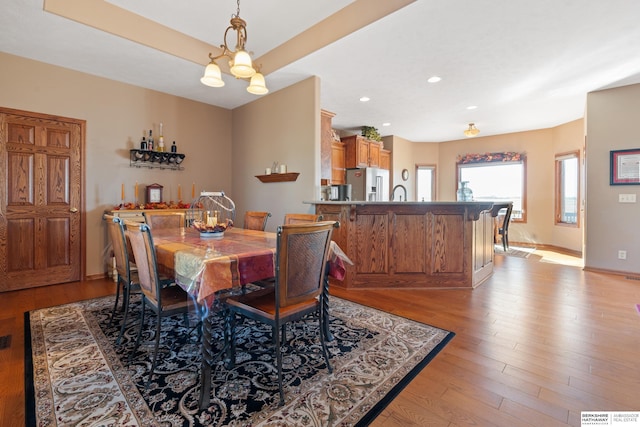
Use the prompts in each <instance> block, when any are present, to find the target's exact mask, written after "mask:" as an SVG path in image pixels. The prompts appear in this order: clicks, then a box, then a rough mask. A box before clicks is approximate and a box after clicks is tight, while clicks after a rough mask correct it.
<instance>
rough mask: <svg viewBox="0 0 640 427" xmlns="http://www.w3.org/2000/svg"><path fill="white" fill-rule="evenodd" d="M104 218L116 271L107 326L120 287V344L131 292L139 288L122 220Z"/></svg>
mask: <svg viewBox="0 0 640 427" xmlns="http://www.w3.org/2000/svg"><path fill="white" fill-rule="evenodd" d="M104 220H105V222H106V224H107V232H108V234H109V239H110V240H111V247H112V250H113V257H114V259H115V263H116V273H117V278H116V297H115V301H114V303H113V310H112V311H111V319H110V320H109V326H111V325H112V324H113V320H114V317H115V314H116V311H117V309H118V300H119V299H120V288H122V311H123V313H124V318H123V319H122V325H121V326H120V333H119V334H118V338H117V339H116V344H120V341H121V340H122V335H123V334H124V330H125V326H126V324H127V317H128V315H129V301H130V299H131V293H132V292H135V291H139V290H140V283H139V281H138V269H137V267H136V265H135V262H134V257H133V252H132V251H131V243H130V242H129V240H128V239H127V238H126V236H125V228H124V221H123V220H122V218H118V217H115V216H113V215H105V216H104Z"/></svg>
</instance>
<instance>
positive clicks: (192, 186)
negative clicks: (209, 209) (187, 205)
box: [191, 182, 196, 199]
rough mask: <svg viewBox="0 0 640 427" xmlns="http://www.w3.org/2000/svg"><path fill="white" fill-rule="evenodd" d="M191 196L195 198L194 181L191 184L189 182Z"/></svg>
mask: <svg viewBox="0 0 640 427" xmlns="http://www.w3.org/2000/svg"><path fill="white" fill-rule="evenodd" d="M191 198H192V199H195V198H196V183H195V182H194V183H193V184H191Z"/></svg>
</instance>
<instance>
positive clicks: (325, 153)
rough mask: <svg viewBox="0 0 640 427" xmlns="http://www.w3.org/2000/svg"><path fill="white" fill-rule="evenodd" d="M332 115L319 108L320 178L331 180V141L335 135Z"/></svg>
mask: <svg viewBox="0 0 640 427" xmlns="http://www.w3.org/2000/svg"><path fill="white" fill-rule="evenodd" d="M334 115H335V114H333V113H332V112H330V111H326V110H320V178H322V179H332V180H333V178H332V176H333V166H332V161H331V159H332V157H333V148H332V143H333V142H334V141H335V137H334V132H333V127H332V125H331V120H332V119H333V116H334ZM338 142H339V140H338Z"/></svg>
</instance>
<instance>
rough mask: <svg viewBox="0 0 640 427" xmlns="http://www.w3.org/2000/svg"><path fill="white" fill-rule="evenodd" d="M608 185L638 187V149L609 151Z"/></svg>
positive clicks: (639, 173) (639, 156)
mask: <svg viewBox="0 0 640 427" xmlns="http://www.w3.org/2000/svg"><path fill="white" fill-rule="evenodd" d="M610 175H611V176H610V179H609V185H640V148H634V149H630V150H611V151H610Z"/></svg>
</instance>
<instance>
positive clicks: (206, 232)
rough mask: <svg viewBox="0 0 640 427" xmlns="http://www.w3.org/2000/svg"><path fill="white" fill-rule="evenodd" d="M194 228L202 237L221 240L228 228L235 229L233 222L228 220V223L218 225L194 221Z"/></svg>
mask: <svg viewBox="0 0 640 427" xmlns="http://www.w3.org/2000/svg"><path fill="white" fill-rule="evenodd" d="M192 225H193V228H195V229H196V230H198V231H199V232H200V237H217V238H219V239H221V238H222V237H223V236H224V232H225V230H226V229H227V228H229V227H233V222H232V221H231V220H227V222H226V223H218V224H216V225H211V224H207V223H205V222H203V221H199V220H196V221H193V224H192Z"/></svg>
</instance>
